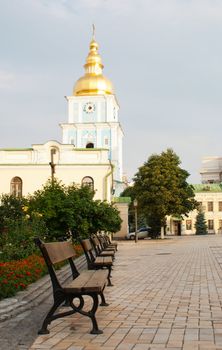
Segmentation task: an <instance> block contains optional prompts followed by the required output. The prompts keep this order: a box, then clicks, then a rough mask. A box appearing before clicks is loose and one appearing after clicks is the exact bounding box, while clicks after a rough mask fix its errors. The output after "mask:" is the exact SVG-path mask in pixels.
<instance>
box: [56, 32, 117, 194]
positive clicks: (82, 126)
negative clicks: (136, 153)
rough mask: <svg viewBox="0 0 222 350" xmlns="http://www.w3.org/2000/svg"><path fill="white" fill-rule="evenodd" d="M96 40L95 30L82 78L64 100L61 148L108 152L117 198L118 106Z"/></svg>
mask: <svg viewBox="0 0 222 350" xmlns="http://www.w3.org/2000/svg"><path fill="white" fill-rule="evenodd" d="M98 48H99V45H98V43H97V41H96V39H95V28H94V26H93V36H92V40H91V42H90V45H89V53H88V56H87V58H86V63H85V65H84V69H85V74H84V75H83V76H82V77H81V78H80V79H78V80H77V82H76V83H75V85H74V88H73V93H72V95H71V96H67V97H66V99H67V102H68V123H64V124H61V128H62V142H63V144H73V145H74V147H75V148H76V149H85V148H86V149H87V148H96V149H108V150H109V161H110V162H111V164H112V165H113V180H114V184H115V188H116V190H117V193H116V194H115V195H118V192H119V191H118V189H117V187H118V183H121V182H122V139H123V131H122V127H121V125H120V123H119V116H118V112H119V105H118V102H117V99H116V96H115V93H114V89H113V86H112V83H111V82H110V80H109V79H107V78H106V77H105V76H104V75H103V68H104V66H103V64H102V60H101V56H100V55H99V52H98Z"/></svg>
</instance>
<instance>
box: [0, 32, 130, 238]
mask: <svg viewBox="0 0 222 350" xmlns="http://www.w3.org/2000/svg"><path fill="white" fill-rule="evenodd" d="M84 69H85V73H84V75H83V76H82V77H81V78H80V79H79V80H77V82H76V83H75V84H74V88H73V91H72V94H71V95H70V96H66V100H67V104H68V118H67V119H68V120H67V122H65V123H61V124H60V127H61V130H62V140H61V141H60V142H59V141H54V140H51V141H47V142H46V143H44V144H33V145H32V146H31V147H30V148H24V149H4V148H2V149H0V177H1V181H0V194H2V193H8V194H9V193H11V194H14V195H23V196H26V195H28V194H31V193H33V192H34V191H35V190H38V189H40V188H41V187H42V186H43V185H44V184H45V183H46V181H47V180H48V179H49V178H51V177H52V176H54V177H55V178H57V179H58V180H61V181H62V183H64V184H66V185H69V184H71V183H76V184H79V185H82V184H87V185H90V186H92V187H93V188H94V190H95V199H100V200H107V201H109V202H110V201H112V199H113V197H118V196H119V194H120V192H121V191H122V190H123V189H124V183H123V170H122V166H123V165H122V140H123V131H122V127H121V124H120V122H119V115H118V113H119V105H118V102H117V99H116V96H115V93H114V90H113V86H112V83H111V82H110V80H108V79H107V78H106V77H105V76H104V75H103V64H102V61H101V57H100V55H99V53H98V44H97V42H96V40H95V37H94V35H93V38H92V40H91V42H90V47H89V53H88V56H87V58H86V63H85V65H84ZM120 202H121V201H120ZM125 204H126V203H125ZM125 204H124V206H125V207H124V208H125V209H123V213H122V215H123V216H124V217H125V219H126V218H127V213H126V210H127V209H126V207H127V206H126V205H125ZM119 205H120V206H121V203H119ZM120 211H122V209H121V208H120ZM123 219H124V218H123ZM125 219H124V221H125ZM124 225H125V227H124V228H123V231H126V230H127V222H126V223H125V224H124ZM125 233H126V232H125Z"/></svg>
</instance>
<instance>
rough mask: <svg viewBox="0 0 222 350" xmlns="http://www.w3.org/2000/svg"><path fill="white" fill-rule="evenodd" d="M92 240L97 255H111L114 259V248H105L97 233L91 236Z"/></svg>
mask: <svg viewBox="0 0 222 350" xmlns="http://www.w3.org/2000/svg"><path fill="white" fill-rule="evenodd" d="M90 241H91V243H92V245H93V248H94V251H95V253H96V256H111V257H112V258H113V259H114V255H115V250H114V249H112V248H107V249H105V248H103V246H102V245H101V243H100V240H99V238H98V237H97V236H96V235H92V236H91V237H90Z"/></svg>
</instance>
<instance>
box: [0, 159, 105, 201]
mask: <svg viewBox="0 0 222 350" xmlns="http://www.w3.org/2000/svg"><path fill="white" fill-rule="evenodd" d="M0 172H1V182H0V194H2V193H8V194H9V193H10V182H11V180H12V178H13V177H16V176H18V177H20V178H21V179H22V183H23V191H22V193H23V195H24V196H26V195H27V194H29V193H30V194H31V193H33V192H34V191H36V190H38V189H40V188H42V186H43V185H44V184H45V183H46V181H47V180H48V179H50V178H51V168H50V166H49V165H42V166H39V165H37V166H5V167H4V166H0ZM109 172H110V166H109V165H104V166H89V165H86V166H82V165H81V166H77V165H70V166H68V165H64V166H61V165H57V166H56V173H55V178H57V179H59V180H61V181H62V182H63V183H64V184H66V185H70V184H71V183H73V182H75V183H77V184H81V182H82V179H83V177H85V176H90V177H92V178H93V180H94V189H95V190H96V193H95V199H109V200H110V197H109V192H110V190H109V189H110V188H111V182H108V180H107V179H106V175H107V174H108V173H109ZM108 178H111V175H110V176H108ZM109 181H110V180H109ZM108 186H109V188H107V187H108ZM107 196H108V198H107Z"/></svg>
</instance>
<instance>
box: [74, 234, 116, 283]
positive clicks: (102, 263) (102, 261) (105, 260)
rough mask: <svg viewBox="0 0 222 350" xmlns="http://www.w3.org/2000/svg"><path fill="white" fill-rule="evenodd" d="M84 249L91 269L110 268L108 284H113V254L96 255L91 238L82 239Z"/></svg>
mask: <svg viewBox="0 0 222 350" xmlns="http://www.w3.org/2000/svg"><path fill="white" fill-rule="evenodd" d="M80 242H81V245H82V248H83V251H84V253H85V256H86V261H87V265H88V269H89V270H99V269H107V270H108V277H107V279H108V286H112V283H111V279H110V278H111V271H112V266H113V258H112V257H111V256H96V254H95V252H94V249H93V246H92V244H91V242H90V240H89V239H83V240H81V241H80Z"/></svg>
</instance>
